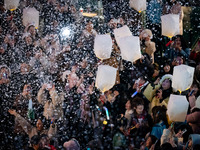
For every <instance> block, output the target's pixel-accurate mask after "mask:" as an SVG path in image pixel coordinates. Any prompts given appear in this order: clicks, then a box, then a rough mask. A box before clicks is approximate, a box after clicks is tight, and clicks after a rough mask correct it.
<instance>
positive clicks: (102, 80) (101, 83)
mask: <svg viewBox="0 0 200 150" xmlns="http://www.w3.org/2000/svg"><path fill="white" fill-rule="evenodd" d="M116 75H117V69H116V68H114V67H111V66H108V65H100V66H99V67H98V70H97V75H96V83H95V86H96V87H97V88H98V89H100V90H101V91H102V92H106V91H108V90H109V89H111V88H112V87H113V86H114V85H115V81H116Z"/></svg>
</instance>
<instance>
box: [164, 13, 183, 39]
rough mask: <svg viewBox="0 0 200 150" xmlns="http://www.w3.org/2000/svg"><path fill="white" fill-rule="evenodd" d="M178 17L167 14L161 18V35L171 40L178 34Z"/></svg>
mask: <svg viewBox="0 0 200 150" xmlns="http://www.w3.org/2000/svg"><path fill="white" fill-rule="evenodd" d="M179 17H180V16H179V15H176V14H168V15H163V16H161V20H162V35H164V36H167V37H169V38H172V37H173V36H175V35H177V34H179V33H180V22H179Z"/></svg>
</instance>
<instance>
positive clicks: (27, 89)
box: [23, 84, 32, 96]
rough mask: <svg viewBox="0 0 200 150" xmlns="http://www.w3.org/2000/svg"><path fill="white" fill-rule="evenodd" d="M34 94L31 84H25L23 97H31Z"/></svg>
mask: <svg viewBox="0 0 200 150" xmlns="http://www.w3.org/2000/svg"><path fill="white" fill-rule="evenodd" d="M31 92H32V88H31V85H30V84H25V85H24V88H23V95H24V96H25V95H30V94H31Z"/></svg>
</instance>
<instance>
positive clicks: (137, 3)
mask: <svg viewBox="0 0 200 150" xmlns="http://www.w3.org/2000/svg"><path fill="white" fill-rule="evenodd" d="M129 3H130V7H131V8H133V9H135V10H137V11H138V12H141V11H143V10H146V7H147V6H146V0H130V2H129Z"/></svg>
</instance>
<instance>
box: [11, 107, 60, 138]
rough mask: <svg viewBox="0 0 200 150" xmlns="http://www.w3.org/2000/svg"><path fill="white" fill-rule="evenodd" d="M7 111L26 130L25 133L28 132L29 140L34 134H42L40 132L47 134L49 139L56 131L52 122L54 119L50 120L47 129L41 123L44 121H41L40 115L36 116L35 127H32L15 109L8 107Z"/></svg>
mask: <svg viewBox="0 0 200 150" xmlns="http://www.w3.org/2000/svg"><path fill="white" fill-rule="evenodd" d="M8 112H9V113H10V114H11V115H13V116H15V117H16V118H17V120H18V122H19V123H20V125H21V127H22V128H23V130H24V131H25V132H26V134H28V136H29V139H30V140H31V138H32V137H33V136H34V135H42V134H47V135H48V137H49V138H50V139H51V138H52V137H53V136H55V134H56V132H57V127H56V125H55V124H54V121H52V123H51V125H50V127H49V129H44V124H43V123H44V122H43V121H42V120H43V119H41V118H42V117H41V118H38V120H37V123H36V127H34V126H32V125H31V124H30V123H29V122H28V121H27V120H25V119H24V118H23V117H22V116H21V115H20V114H18V113H17V112H16V110H14V109H9V110H8Z"/></svg>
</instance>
